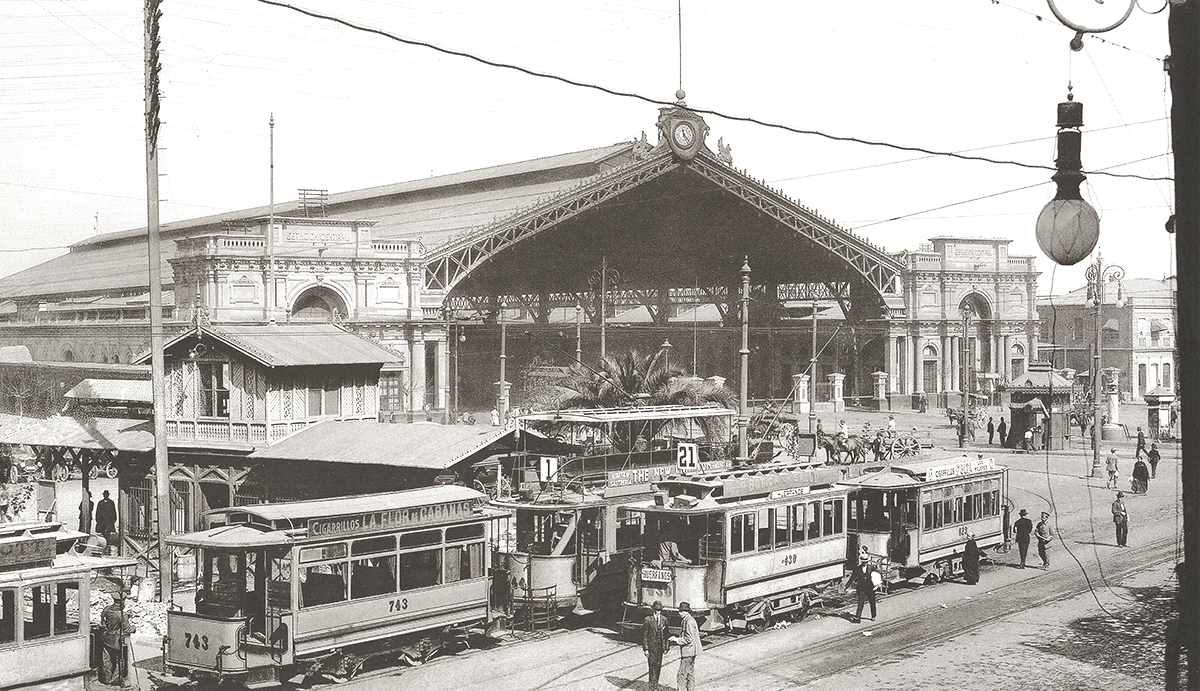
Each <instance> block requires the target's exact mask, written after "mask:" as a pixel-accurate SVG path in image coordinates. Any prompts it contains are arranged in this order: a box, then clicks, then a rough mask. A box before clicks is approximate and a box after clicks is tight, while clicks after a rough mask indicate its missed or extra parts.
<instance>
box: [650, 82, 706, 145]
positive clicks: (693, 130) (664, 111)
mask: <svg viewBox="0 0 1200 691" xmlns="http://www.w3.org/2000/svg"><path fill="white" fill-rule="evenodd" d="M684 95H685V94H684V93H683V90H682V89H681V90H679V91H677V92H675V98H676V99H678V100H676V102H675V105H674V106H671V107H669V108H659V110H658V134H659V141H662V140H666V142H667V145H668V146H670V147H671V151H674V152H675V155H676V156H678V157H679V158H681V159H683V160H684V161H690V160H692V159H693V158H695V156H696V153H697V152H699V151H700V147H702V146H704V139H705V137H707V136H708V125H707V124H705V122H704V118H702V117H700V116H699V115H697V114H696V113H695V112H693V111H691V110H689V109H688V107H687V104H685V103H684V102H683V97H684Z"/></svg>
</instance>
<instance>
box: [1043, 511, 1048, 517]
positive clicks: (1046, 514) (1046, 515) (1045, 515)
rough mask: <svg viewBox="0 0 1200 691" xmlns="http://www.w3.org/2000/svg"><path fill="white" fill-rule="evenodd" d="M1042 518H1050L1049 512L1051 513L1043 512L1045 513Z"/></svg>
mask: <svg viewBox="0 0 1200 691" xmlns="http://www.w3.org/2000/svg"><path fill="white" fill-rule="evenodd" d="M1042 518H1050V512H1049V511H1043V512H1042Z"/></svg>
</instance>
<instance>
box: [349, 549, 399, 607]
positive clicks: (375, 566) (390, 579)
mask: <svg viewBox="0 0 1200 691" xmlns="http://www.w3.org/2000/svg"><path fill="white" fill-rule="evenodd" d="M388 539H389V540H390V539H391V538H388ZM355 546H356V547H357V545H355ZM394 592H396V555H394V554H392V555H388V556H376V557H370V558H367V559H357V560H355V561H352V562H350V599H352V600H358V599H359V598H364V597H375V596H376V595H386V594H387V593H394Z"/></svg>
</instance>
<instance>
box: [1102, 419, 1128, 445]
mask: <svg viewBox="0 0 1200 691" xmlns="http://www.w3.org/2000/svg"><path fill="white" fill-rule="evenodd" d="M1100 438H1101V439H1103V440H1104V441H1125V428H1124V427H1122V426H1120V425H1114V424H1112V423H1109V424H1107V425H1103V426H1101V427H1100Z"/></svg>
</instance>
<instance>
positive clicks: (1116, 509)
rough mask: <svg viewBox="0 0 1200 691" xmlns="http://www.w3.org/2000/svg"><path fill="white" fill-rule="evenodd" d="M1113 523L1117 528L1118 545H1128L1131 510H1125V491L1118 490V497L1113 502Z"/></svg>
mask: <svg viewBox="0 0 1200 691" xmlns="http://www.w3.org/2000/svg"><path fill="white" fill-rule="evenodd" d="M1112 515H1113V525H1114V526H1116V528H1117V547H1128V546H1129V545H1127V544H1125V543H1126V541H1127V540H1128V539H1129V512H1128V511H1126V510H1125V493H1124V492H1117V498H1116V499H1115V500H1114V501H1113V503H1112Z"/></svg>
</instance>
